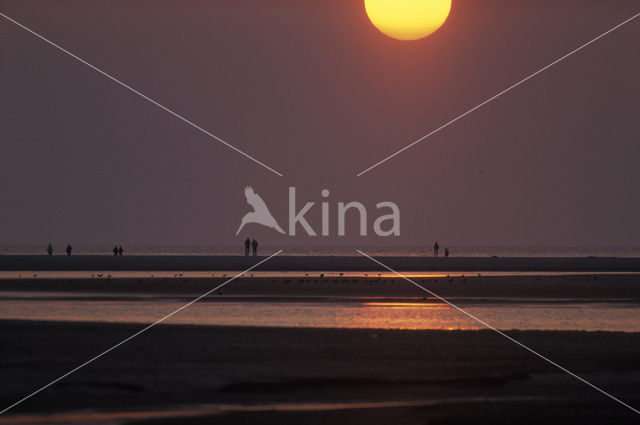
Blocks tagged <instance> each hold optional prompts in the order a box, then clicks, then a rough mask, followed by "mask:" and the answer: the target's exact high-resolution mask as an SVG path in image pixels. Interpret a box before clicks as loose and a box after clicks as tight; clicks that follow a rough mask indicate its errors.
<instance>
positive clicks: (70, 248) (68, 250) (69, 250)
mask: <svg viewBox="0 0 640 425" xmlns="http://www.w3.org/2000/svg"><path fill="white" fill-rule="evenodd" d="M72 249H73V248H72V247H71V244H67V255H71V250H72Z"/></svg>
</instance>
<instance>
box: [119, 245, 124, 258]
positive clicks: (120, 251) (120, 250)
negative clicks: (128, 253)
mask: <svg viewBox="0 0 640 425" xmlns="http://www.w3.org/2000/svg"><path fill="white" fill-rule="evenodd" d="M123 252H124V249H122V245H120V246H119V247H118V255H119V256H121V257H122V253H123Z"/></svg>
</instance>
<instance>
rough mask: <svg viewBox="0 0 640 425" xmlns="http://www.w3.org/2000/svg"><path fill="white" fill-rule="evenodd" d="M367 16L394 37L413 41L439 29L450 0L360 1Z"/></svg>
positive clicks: (445, 16) (446, 13)
mask: <svg viewBox="0 0 640 425" xmlns="http://www.w3.org/2000/svg"><path fill="white" fill-rule="evenodd" d="M364 7H365V9H366V11H367V15H368V16H369V19H370V20H371V22H372V23H373V25H375V26H376V28H378V29H379V30H380V31H382V32H383V33H384V34H386V35H388V36H389V37H393V38H397V39H398V40H417V39H419V38H422V37H426V36H428V35H429V34H431V33H433V32H434V31H435V30H437V29H438V28H440V27H441V26H442V24H444V21H445V20H446V19H447V16H449V10H451V0H364Z"/></svg>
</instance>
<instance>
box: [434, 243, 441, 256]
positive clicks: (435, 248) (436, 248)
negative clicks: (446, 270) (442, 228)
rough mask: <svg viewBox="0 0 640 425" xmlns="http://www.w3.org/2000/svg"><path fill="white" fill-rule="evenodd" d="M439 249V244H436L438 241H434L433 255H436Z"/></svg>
mask: <svg viewBox="0 0 640 425" xmlns="http://www.w3.org/2000/svg"><path fill="white" fill-rule="evenodd" d="M439 249H440V246H439V245H438V241H436V243H435V244H434V245H433V256H434V257H437V256H438V250H439Z"/></svg>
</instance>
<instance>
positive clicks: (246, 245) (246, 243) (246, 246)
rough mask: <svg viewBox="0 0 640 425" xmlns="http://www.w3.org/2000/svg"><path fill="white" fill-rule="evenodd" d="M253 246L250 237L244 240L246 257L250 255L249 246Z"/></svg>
mask: <svg viewBox="0 0 640 425" xmlns="http://www.w3.org/2000/svg"><path fill="white" fill-rule="evenodd" d="M250 246H251V241H250V240H249V238H247V240H245V241H244V255H245V257H247V256H249V247H250Z"/></svg>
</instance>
